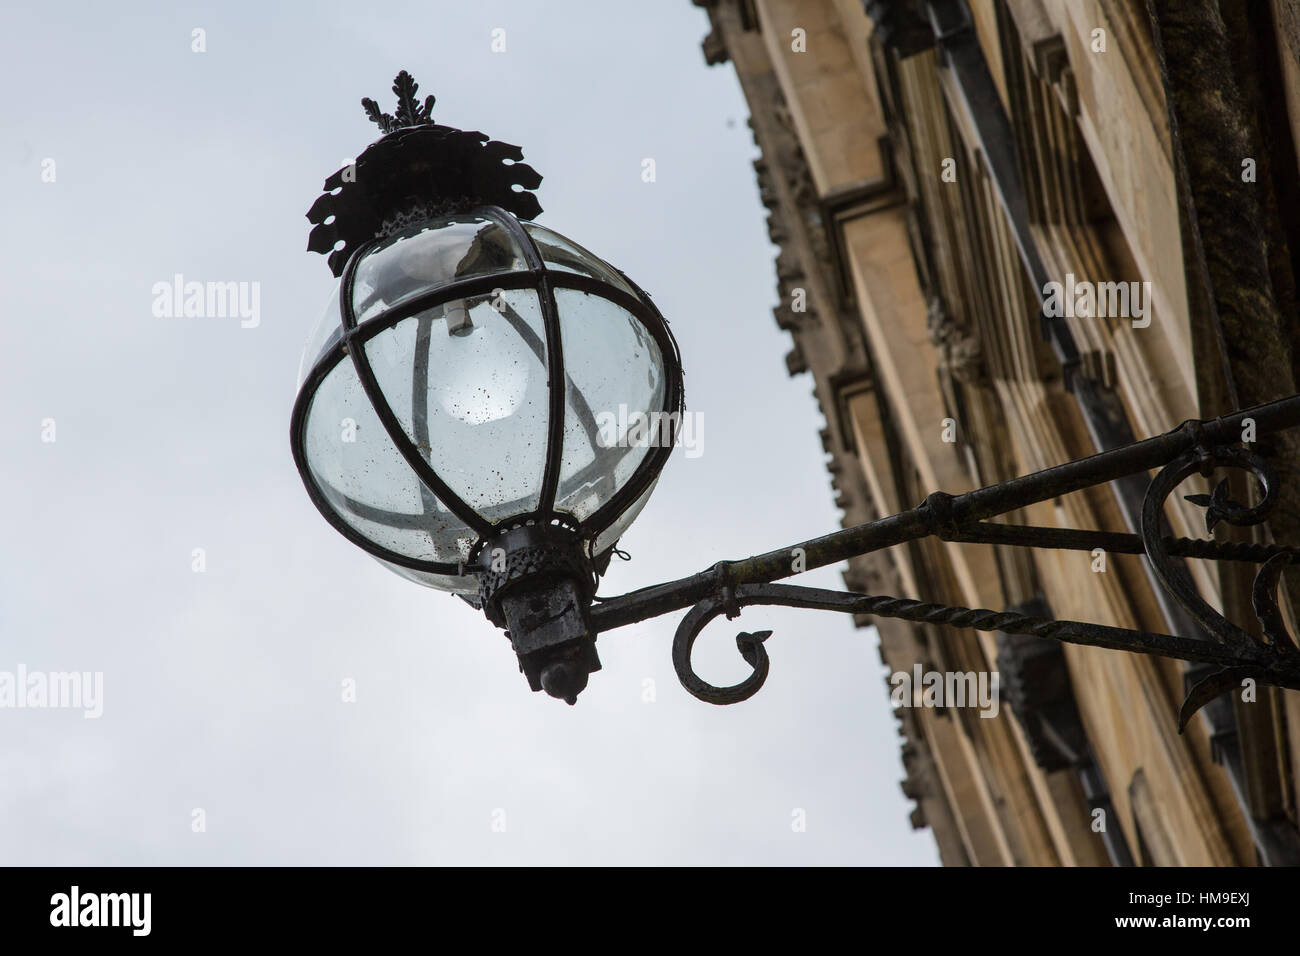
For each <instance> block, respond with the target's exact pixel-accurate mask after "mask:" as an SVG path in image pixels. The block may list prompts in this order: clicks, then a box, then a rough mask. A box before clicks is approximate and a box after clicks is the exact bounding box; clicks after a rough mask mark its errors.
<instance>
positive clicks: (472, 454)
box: [366, 289, 550, 522]
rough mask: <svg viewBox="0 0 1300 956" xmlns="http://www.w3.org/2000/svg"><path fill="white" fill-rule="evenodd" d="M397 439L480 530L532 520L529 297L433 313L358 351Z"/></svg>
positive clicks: (519, 294)
mask: <svg viewBox="0 0 1300 956" xmlns="http://www.w3.org/2000/svg"><path fill="white" fill-rule="evenodd" d="M366 355H367V357H368V358H369V359H370V364H371V367H372V368H373V369H374V372H375V377H376V379H377V380H378V381H379V386H380V388H381V389H383V392H384V396H385V397H386V398H387V400H388V403H389V404H390V405H391V406H392V409H393V412H394V414H396V416H397V419H398V421H399V422H400V423H401V425H402V428H403V429H405V431H406V434H407V436H408V437H409V438H410V439H411V441H412V443H413V444H414V445H415V447H416V448H417V449H418V450H419V453H420V455H421V456H422V457H423V458H424V459H425V461H427V462H428V463H429V464H430V465H431V466H432V467H433V470H434V471H435V472H436V473H437V475H438V477H439V478H441V479H442V480H443V481H444V482H446V484H447V485H448V487H450V488H451V490H452V491H454V492H455V493H456V494H457V495H459V496H460V497H461V498H462V500H464V501H465V502H466V503H467V504H468V505H469V506H470V507H471V508H473V509H474V510H475V511H477V512H478V513H479V514H480V515H482V516H483V517H484V518H485V519H487V520H488V521H492V522H496V521H501V520H503V519H506V518H512V517H515V516H517V515H520V514H524V513H528V512H532V511H535V510H536V509H537V508H538V506H539V504H540V499H541V487H542V475H543V472H544V470H545V465H546V438H547V421H548V418H549V412H550V409H549V398H548V388H547V370H546V332H545V327H544V325H543V322H542V311H541V307H540V304H539V302H538V298H537V293H536V292H535V291H533V290H532V289H509V290H505V291H499V292H497V293H496V294H495V295H493V294H485V295H482V296H475V297H471V298H467V299H457V300H455V301H452V302H448V303H445V304H443V305H437V306H433V307H432V308H429V309H426V310H424V311H423V312H420V313H417V314H416V315H413V316H410V317H409V318H406V319H403V320H402V321H400V322H398V323H396V324H395V325H393V326H392V327H391V328H389V329H385V330H384V331H383V332H380V333H379V334H377V335H375V336H374V338H372V339H370V340H369V341H368V342H367V343H366Z"/></svg>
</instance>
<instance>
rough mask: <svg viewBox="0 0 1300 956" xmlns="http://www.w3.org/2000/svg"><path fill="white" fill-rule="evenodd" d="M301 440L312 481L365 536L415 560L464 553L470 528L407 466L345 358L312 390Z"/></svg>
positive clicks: (452, 560) (455, 556)
mask: <svg viewBox="0 0 1300 956" xmlns="http://www.w3.org/2000/svg"><path fill="white" fill-rule="evenodd" d="M304 447H305V450H306V454H307V466H308V468H309V470H310V471H311V474H312V477H313V478H314V479H315V481H316V484H317V486H318V487H319V488H320V490H321V491H322V492H323V493H324V495H325V497H326V499H327V500H328V501H329V503H330V505H331V506H332V507H333V509H334V511H335V512H337V513H338V515H339V516H340V517H341V518H342V519H343V520H344V521H345V522H347V523H348V524H349V525H350V526H351V527H352V528H354V529H355V530H356V531H358V532H359V533H360V534H362V535H363V536H364V537H365V538H367V539H368V540H370V541H372V542H374V543H375V544H377V545H379V546H380V547H383V548H387V549H388V550H390V551H394V552H396V553H398V554H400V555H403V556H404V557H408V558H415V559H418V560H422V561H439V562H449V563H456V562H458V561H463V560H464V559H466V558H468V557H469V549H470V546H471V545H472V544H473V542H474V534H473V532H471V531H470V529H469V528H468V527H466V526H465V524H464V523H463V522H462V521H461V520H460V519H459V518H457V517H456V516H455V515H454V514H452V513H451V512H450V511H448V510H447V508H446V506H444V505H443V504H442V502H441V501H438V500H437V498H436V497H434V495H433V494H432V493H430V492H429V491H428V489H426V488H424V487H423V485H422V484H421V483H420V481H419V479H418V478H417V477H416V476H415V474H414V472H412V471H411V468H410V466H409V465H408V464H407V463H406V461H405V460H404V459H403V458H402V456H401V455H400V454H399V453H398V451H397V448H396V447H395V446H394V445H393V443H392V440H391V439H390V438H389V437H388V433H387V432H386V431H385V430H384V426H383V424H382V423H381V422H380V421H379V416H378V415H376V414H375V410H374V408H373V406H372V405H371V404H370V400H369V398H367V396H366V394H365V391H364V389H363V388H362V387H361V383H360V381H359V380H358V379H357V375H356V369H355V368H354V367H353V365H352V362H351V361H350V360H349V359H347V358H344V359H343V360H342V361H340V362H339V363H338V364H336V365H335V366H334V368H333V369H331V370H330V372H329V373H328V374H327V375H326V376H325V378H324V379H323V380H322V381H321V383H320V385H319V387H318V388H317V389H316V394H315V395H314V396H313V397H312V401H311V408H310V409H309V410H308V412H307V422H306V427H305V434H304Z"/></svg>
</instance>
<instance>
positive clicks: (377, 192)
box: [292, 72, 682, 703]
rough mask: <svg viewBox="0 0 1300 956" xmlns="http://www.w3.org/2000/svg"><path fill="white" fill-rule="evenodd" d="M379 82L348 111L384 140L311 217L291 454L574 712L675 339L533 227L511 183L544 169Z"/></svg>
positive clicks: (349, 513)
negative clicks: (308, 296) (316, 286)
mask: <svg viewBox="0 0 1300 956" xmlns="http://www.w3.org/2000/svg"><path fill="white" fill-rule="evenodd" d="M393 89H394V92H395V93H397V95H398V112H397V116H396V117H392V116H388V115H387V114H381V113H379V111H378V107H377V106H375V104H374V103H373V101H369V100H367V101H363V102H364V103H365V105H366V109H367V112H368V113H370V115H371V118H372V119H373V120H375V122H377V123H378V124H379V125H380V128H381V129H383V130H384V131H385V135H384V136H383V137H382V138H381V139H380V140H379V141H377V142H376V143H374V144H373V145H371V146H370V147H369V148H368V149H366V151H365V152H363V153H362V154H361V155H360V156H359V157H358V158H357V161H356V163H355V164H354V165H351V166H349V167H345V168H344V169H342V170H340V171H339V172H337V173H335V174H334V175H333V176H332V177H330V179H329V180H327V181H326V184H325V187H326V189H327V190H329V192H327V193H326V194H325V195H323V196H321V197H320V199H319V200H318V201H317V202H316V204H315V205H314V206H313V207H312V210H311V212H310V213H309V214H308V217H309V218H310V219H311V221H312V222H314V223H316V224H317V225H316V228H315V229H314V230H313V231H312V234H311V244H310V247H309V248H312V249H315V250H318V251H328V252H329V253H330V260H329V261H330V266H331V268H332V270H333V271H334V273H335V275H339V276H340V277H341V281H340V283H339V287H338V290H337V293H336V294H335V295H334V296H332V297H331V299H330V303H329V305H328V307H327V308H326V310H325V314H324V316H323V317H322V318H321V321H320V323H319V325H318V326H317V328H316V330H315V331H314V332H313V334H312V335H311V337H310V339H309V340H308V345H307V348H306V350H305V352H304V355H303V362H302V367H301V371H300V383H299V394H298V400H297V402H296V404H295V407H294V412H293V424H292V445H293V452H294V458H295V461H296V462H297V464H298V469H299V471H300V472H301V473H302V477H303V481H304V482H305V484H306V486H307V491H308V493H309V494H310V495H311V498H312V500H313V502H315V504H316V506H317V508H319V509H320V511H321V513H322V514H324V516H325V517H326V519H327V520H329V521H330V523H331V524H333V525H334V527H335V528H337V529H338V530H339V531H340V532H342V533H343V535H344V536H345V537H347V538H348V539H349V540H351V541H352V542H353V543H355V544H357V545H359V546H361V547H362V548H364V549H365V550H367V551H369V552H370V553H371V554H372V555H374V556H375V557H376V558H378V559H379V560H380V561H381V562H383V563H384V564H385V565H387V566H388V567H389V568H391V569H392V570H394V571H396V572H397V573H398V574H401V575H403V576H404V577H407V578H409V579H411V580H413V581H416V582H419V583H420V584H424V585H427V586H429V587H433V588H439V589H441V590H446V591H451V592H453V593H457V594H460V595H461V596H463V597H465V598H467V599H468V600H470V602H471V603H473V604H474V605H475V606H476V607H481V608H482V609H483V610H484V612H485V613H486V614H487V616H488V618H489V619H490V620H491V621H492V622H493V623H495V624H497V625H499V626H503V627H505V628H507V630H508V633H509V635H510V637H511V640H512V642H513V644H514V648H515V651H516V653H517V654H518V656H519V662H520V667H521V669H522V670H523V672H524V674H525V676H526V677H527V678H528V681H529V684H530V685H531V686H532V688H533V689H534V690H539V689H545V690H546V691H547V692H548V693H550V694H551V695H552V696H555V697H561V698H564V699H566V700H568V701H569V702H570V703H572V702H573V700H574V699H575V698H576V696H577V694H578V693H579V692H580V691H581V690H582V689H583V688H584V687H585V686H586V684H587V675H588V674H589V673H590V672H592V671H595V670H598V669H599V667H600V661H599V658H598V657H597V655H596V648H595V642H594V632H593V630H592V628H591V624H590V620H589V609H590V607H591V603H592V598H593V596H594V594H595V582H596V579H597V574H598V572H603V571H604V569H605V568H606V566H607V565H608V563H609V559H610V555H611V554H612V552H613V549H614V546H615V543H616V541H617V540H618V537H619V536H620V535H621V534H622V533H623V531H624V530H625V529H626V528H627V526H628V525H629V524H630V523H631V522H632V519H633V518H635V517H636V515H637V514H638V513H639V512H640V510H641V508H642V507H643V506H644V505H645V502H646V499H647V498H648V497H649V495H650V492H651V490H652V489H653V487H654V483H655V480H656V479H657V477H658V475H659V471H660V469H661V468H663V466H664V463H665V461H666V460H667V457H668V454H669V452H670V451H671V450H672V441H673V436H674V432H675V429H676V427H677V425H678V423H679V421H680V415H681V410H682V373H681V362H680V360H679V358H678V355H677V346H676V344H675V342H674V341H673V337H672V334H671V333H670V332H669V330H668V325H667V323H666V322H665V321H664V319H663V316H662V315H660V314H659V310H658V309H656V308H655V306H654V304H653V303H652V302H651V300H650V298H649V296H647V295H646V294H645V293H644V292H642V291H641V290H640V289H639V288H638V287H637V286H636V285H635V284H634V283H633V282H632V281H631V280H630V279H628V278H627V277H626V276H624V275H623V274H622V273H620V272H619V271H618V270H617V269H614V268H612V267H611V266H609V265H608V264H607V263H605V262H604V261H602V260H601V259H599V258H597V257H596V256H594V255H592V254H591V253H590V252H588V251H587V250H585V249H583V248H582V247H581V246H579V245H578V244H577V243H575V242H572V241H570V240H569V239H566V238H565V237H563V236H561V235H559V234H557V233H555V232H552V231H551V230H549V229H547V228H545V227H543V226H540V225H538V224H536V223H534V222H530V221H528V220H529V219H531V218H532V217H533V216H535V215H536V214H537V213H538V212H540V211H541V207H540V206H539V205H538V204H537V200H536V198H535V197H534V196H533V195H532V194H531V193H529V192H526V191H516V190H515V189H514V188H513V187H514V186H516V185H518V186H521V187H525V188H531V187H535V186H536V185H537V184H538V182H540V180H541V177H540V176H538V175H537V174H536V173H535V172H534V171H533V170H532V169H531V167H529V166H526V165H524V164H523V163H521V162H519V160H520V159H521V158H522V155H521V154H520V152H519V150H518V149H517V148H515V147H513V146H507V145H505V144H503V143H497V142H489V141H487V137H486V136H484V135H483V134H481V133H467V132H463V131H461V130H455V129H451V128H449V127H444V126H437V125H434V124H433V122H432V120H431V118H430V116H429V113H430V110H431V107H432V105H433V98H432V97H429V98H428V99H427V100H426V102H425V105H424V106H423V107H419V106H416V100H415V94H416V91H417V86H416V84H415V82H414V80H412V79H411V77H410V75H409V74H407V73H405V72H403V73H402V74H400V75H399V76H398V77H397V80H396V83H395V85H394V88H393ZM629 422H630V423H632V426H635V425H638V424H640V425H642V426H643V427H640V428H635V427H632V426H629ZM647 422H652V423H654V424H655V425H656V426H658V429H659V431H658V432H656V433H654V434H651V433H650V432H651V429H648V428H646V427H644V425H645V423H647ZM620 428H621V429H622V430H621V431H620ZM629 431H635V432H636V433H635V434H631V435H629V434H628V432H629ZM652 439H654V440H652Z"/></svg>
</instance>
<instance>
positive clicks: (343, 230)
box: [307, 70, 542, 277]
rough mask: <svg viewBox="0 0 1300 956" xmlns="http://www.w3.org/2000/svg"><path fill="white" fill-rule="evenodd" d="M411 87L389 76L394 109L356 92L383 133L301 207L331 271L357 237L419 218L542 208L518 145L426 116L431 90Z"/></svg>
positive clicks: (533, 213) (403, 78) (526, 213)
mask: <svg viewBox="0 0 1300 956" xmlns="http://www.w3.org/2000/svg"><path fill="white" fill-rule="evenodd" d="M419 88H420V87H419V84H417V83H416V82H415V79H414V78H413V77H412V76H411V74H410V73H407V72H406V71H405V70H403V71H402V72H400V73H398V74H397V78H396V79H395V80H394V81H393V93H394V94H396V96H397V111H396V113H383V112H380V109H379V104H377V103H376V102H375V101H374V100H372V99H370V98H369V97H365V98H363V99H362V100H361V105H362V107H363V108H364V109H365V111H366V115H367V116H368V117H369V118H370V120H371V122H373V123H374V124H375V125H376V126H378V127H379V129H380V130H381V131H382V132H383V134H384V135H383V136H381V137H380V138H379V139H377V140H376V141H375V142H373V143H371V144H370V145H369V146H368V147H366V149H365V151H364V152H362V154H361V155H360V156H358V157H357V158H356V161H355V162H354V163H351V164H349V165H346V166H344V167H343V168H342V169H339V170H338V171H337V172H335V173H334V174H333V175H331V176H330V177H329V178H328V179H326V180H325V190H326V191H325V192H324V193H322V194H321V196H320V197H319V198H318V199H317V200H316V201H315V202H314V203H313V204H312V207H311V209H310V210H309V211H308V212H307V219H308V221H309V222H311V223H312V225H313V227H314V228H313V229H312V231H311V235H310V237H309V239H308V242H307V248H308V250H309V251H311V252H319V253H321V254H322V255H325V256H327V259H326V261H327V262H328V264H329V267H330V270H331V271H332V272H333V273H334V275H335V276H336V277H337V276H340V275H342V274H343V268H344V266H346V265H347V261H348V259H349V258H350V257H351V256H352V253H354V252H355V251H356V250H357V248H358V247H359V246H361V245H362V244H363V243H365V242H367V241H369V240H370V239H374V238H378V237H382V236H387V235H392V234H393V233H394V232H397V231H398V230H400V229H402V228H405V227H406V226H408V225H411V224H413V223H415V222H418V221H420V220H423V219H429V218H432V217H434V216H445V215H451V214H454V213H458V212H465V211H468V210H470V209H473V208H474V207H476V206H500V207H501V208H502V209H505V210H507V211H509V212H511V213H513V214H514V215H515V216H517V217H519V218H520V219H535V218H537V216H539V215H540V214H541V212H542V207H541V204H540V203H538V201H537V197H536V196H535V195H533V193H532V192H531V191H530V190H533V189H536V188H537V187H538V186H539V185H540V184H541V181H542V177H541V175H540V174H539V173H538V172H537V171H536V170H535V169H533V168H532V167H531V166H529V165H528V164H527V163H524V162H522V160H523V158H524V154H523V151H522V150H521V149H520V148H519V147H518V146H511V145H510V144H509V143H502V142H498V141H497V140H493V139H489V138H488V137H487V134H485V133H480V132H477V131H466V130H459V129H455V128H454V127H451V126H441V125H438V124H436V123H434V121H433V116H432V112H433V104H434V98H433V97H432V96H428V97H425V100H424V103H423V104H420V103H419V102H418V101H417V99H416V93H417V92H418V91H419Z"/></svg>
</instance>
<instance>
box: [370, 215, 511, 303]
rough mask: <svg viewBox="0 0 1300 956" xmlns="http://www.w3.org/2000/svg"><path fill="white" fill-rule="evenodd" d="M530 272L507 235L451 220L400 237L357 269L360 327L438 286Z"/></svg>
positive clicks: (472, 221) (467, 218)
mask: <svg viewBox="0 0 1300 956" xmlns="http://www.w3.org/2000/svg"><path fill="white" fill-rule="evenodd" d="M525 268H527V262H526V261H525V259H524V256H523V252H522V251H521V250H520V249H519V247H518V246H517V245H516V244H515V241H514V239H513V238H512V237H511V235H510V233H508V232H507V231H506V230H505V229H502V228H501V227H500V226H499V225H497V224H496V223H495V222H492V221H491V220H489V219H483V218H481V217H479V216H474V215H464V216H447V217H443V218H441V219H433V220H430V221H429V222H426V223H423V224H421V225H418V226H412V227H411V228H410V229H405V230H403V231H402V232H399V233H396V234H394V235H392V236H389V237H388V238H386V239H384V240H383V241H382V242H380V243H378V244H377V245H376V246H375V247H374V248H373V249H371V250H369V251H368V252H367V253H366V254H365V255H364V256H363V257H362V258H361V260H360V261H359V262H358V263H357V268H356V273H355V275H354V276H353V281H352V309H353V312H355V313H356V318H357V321H358V322H364V321H365V320H366V319H368V318H370V317H371V316H373V315H377V314H378V313H380V312H383V311H384V310H386V309H390V308H392V307H393V306H395V305H398V304H400V303H401V302H403V301H405V300H407V299H409V298H411V297H412V296H414V295H418V294H419V293H421V292H428V291H429V290H431V289H436V288H437V287H439V286H443V285H447V284H448V283H450V282H456V281H459V280H461V279H470V278H473V277H475V276H483V275H491V274H493V273H498V272H512V271H515V270H518V269H525Z"/></svg>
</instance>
